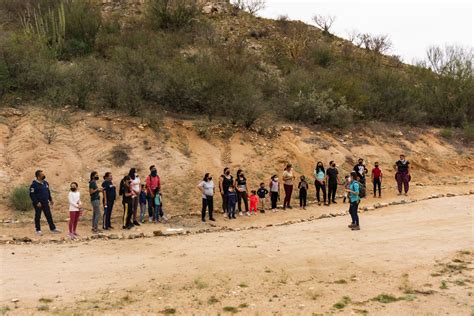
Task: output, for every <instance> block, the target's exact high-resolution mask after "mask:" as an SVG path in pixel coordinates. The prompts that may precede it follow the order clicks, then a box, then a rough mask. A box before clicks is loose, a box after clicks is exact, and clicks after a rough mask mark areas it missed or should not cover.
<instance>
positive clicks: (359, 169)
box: [353, 158, 369, 186]
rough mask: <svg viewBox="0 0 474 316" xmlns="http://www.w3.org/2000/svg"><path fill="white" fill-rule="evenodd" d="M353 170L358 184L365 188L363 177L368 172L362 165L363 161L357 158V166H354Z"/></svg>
mask: <svg viewBox="0 0 474 316" xmlns="http://www.w3.org/2000/svg"><path fill="white" fill-rule="evenodd" d="M353 170H354V171H355V172H357V178H358V179H359V184H362V185H363V186H365V176H366V175H367V173H368V172H369V170H368V169H367V167H366V166H365V165H364V159H362V158H359V161H358V162H357V165H355V166H354V169H353Z"/></svg>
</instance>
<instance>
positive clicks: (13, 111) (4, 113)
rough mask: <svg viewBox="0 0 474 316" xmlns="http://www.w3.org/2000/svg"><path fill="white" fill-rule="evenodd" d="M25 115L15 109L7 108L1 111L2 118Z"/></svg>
mask: <svg viewBox="0 0 474 316" xmlns="http://www.w3.org/2000/svg"><path fill="white" fill-rule="evenodd" d="M24 115H25V113H23V112H22V111H20V110H18V109H15V108H6V109H2V110H1V111H0V116H3V117H12V116H24Z"/></svg>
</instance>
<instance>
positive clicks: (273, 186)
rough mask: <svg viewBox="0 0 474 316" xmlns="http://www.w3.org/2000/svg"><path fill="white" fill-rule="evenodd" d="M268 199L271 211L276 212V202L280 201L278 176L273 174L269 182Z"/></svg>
mask: <svg viewBox="0 0 474 316" xmlns="http://www.w3.org/2000/svg"><path fill="white" fill-rule="evenodd" d="M270 198H271V201H272V211H273V213H275V212H276V208H277V201H278V200H279V199H280V182H278V176H277V175H276V174H274V175H273V176H272V178H271V181H270Z"/></svg>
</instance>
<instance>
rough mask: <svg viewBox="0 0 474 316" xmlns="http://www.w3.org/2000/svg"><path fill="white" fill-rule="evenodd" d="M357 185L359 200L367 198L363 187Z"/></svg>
mask: <svg viewBox="0 0 474 316" xmlns="http://www.w3.org/2000/svg"><path fill="white" fill-rule="evenodd" d="M357 183H359V198H361V199H363V198H365V197H366V196H367V195H366V192H365V185H364V184H362V183H360V182H357Z"/></svg>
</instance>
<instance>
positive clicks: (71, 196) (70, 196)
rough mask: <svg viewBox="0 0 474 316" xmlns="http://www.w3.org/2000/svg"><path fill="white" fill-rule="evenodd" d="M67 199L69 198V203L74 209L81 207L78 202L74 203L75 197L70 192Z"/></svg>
mask: <svg viewBox="0 0 474 316" xmlns="http://www.w3.org/2000/svg"><path fill="white" fill-rule="evenodd" d="M67 198H68V201H69V205H72V206H74V207H79V204H78V203H77V202H76V201H74V198H73V195H72V194H71V192H69V194H68V197H67Z"/></svg>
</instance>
